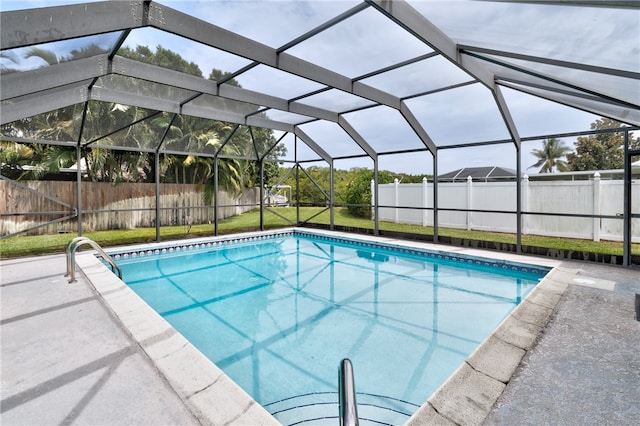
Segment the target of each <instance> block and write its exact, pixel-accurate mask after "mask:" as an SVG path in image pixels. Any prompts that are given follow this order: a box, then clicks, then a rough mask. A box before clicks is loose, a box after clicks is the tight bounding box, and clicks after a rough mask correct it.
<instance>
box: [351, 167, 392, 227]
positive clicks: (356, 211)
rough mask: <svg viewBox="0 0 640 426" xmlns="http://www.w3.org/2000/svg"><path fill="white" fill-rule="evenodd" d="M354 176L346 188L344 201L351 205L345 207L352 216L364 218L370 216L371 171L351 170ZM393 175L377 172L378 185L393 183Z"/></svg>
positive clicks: (386, 172)
mask: <svg viewBox="0 0 640 426" xmlns="http://www.w3.org/2000/svg"><path fill="white" fill-rule="evenodd" d="M352 170H353V171H354V172H355V173H356V175H355V177H354V178H353V179H352V180H351V181H350V182H349V184H348V185H347V188H346V194H345V201H346V202H347V204H360V205H351V206H348V207H347V211H348V212H349V214H351V215H352V216H356V217H366V218H369V217H370V216H371V180H373V170H370V169H362V168H356V169H352ZM393 179H394V177H393V175H392V174H391V173H390V172H388V171H384V170H381V171H378V182H377V183H378V184H381V183H391V182H393Z"/></svg>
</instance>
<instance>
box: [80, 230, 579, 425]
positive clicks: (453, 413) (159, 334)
mask: <svg viewBox="0 0 640 426" xmlns="http://www.w3.org/2000/svg"><path fill="white" fill-rule="evenodd" d="M295 231H297V232H301V233H303V234H311V235H318V236H327V235H328V236H331V237H337V238H346V239H349V240H356V241H360V242H362V243H363V244H371V243H381V244H384V245H390V246H395V247H402V248H410V249H416V250H418V251H420V250H430V251H433V252H436V253H439V254H442V255H445V256H446V255H450V256H454V257H456V258H460V259H465V258H467V259H468V258H469V256H472V257H473V258H474V259H476V258H478V257H479V258H481V259H487V260H490V261H493V262H496V261H497V262H500V263H507V264H512V263H515V264H527V265H535V266H537V267H542V268H549V269H551V271H550V272H549V273H547V275H546V276H545V277H544V278H543V279H542V280H541V281H540V282H539V283H538V285H537V286H536V287H535V288H534V289H533V290H532V291H531V292H530V293H529V294H528V295H527V296H526V297H525V298H524V300H523V301H522V302H521V303H520V304H519V305H518V306H517V307H516V308H515V309H514V310H513V311H512V312H511V314H509V315H508V316H507V317H506V318H505V319H504V320H503V321H502V322H501V323H500V325H499V326H498V327H497V328H496V329H495V331H494V332H493V333H492V334H491V335H489V336H488V337H487V338H486V339H485V340H484V341H483V342H482V343H481V344H480V346H479V347H478V348H477V349H476V350H475V351H474V352H473V353H472V354H471V355H470V356H469V357H468V358H467V360H466V361H465V362H464V363H463V364H462V365H461V366H460V367H459V368H458V369H457V370H456V371H455V372H454V373H453V375H451V376H450V377H449V378H448V379H447V380H446V381H445V382H444V383H443V384H442V385H441V386H440V387H439V388H438V389H437V390H436V391H435V392H434V393H433V394H432V395H431V396H430V397H429V398H428V400H427V401H425V402H424V404H423V405H422V406H421V407H420V408H419V409H418V410H417V411H416V412H415V413H414V414H413V415H412V416H411V417H410V418H409V420H408V421H407V423H406V425H418V424H425V423H429V424H430V423H437V424H480V423H482V421H483V420H484V419H485V418H486V416H487V415H488V414H489V411H490V410H491V408H492V406H493V405H494V404H495V402H496V401H497V399H498V397H499V396H500V395H501V394H502V391H503V390H504V388H505V386H506V383H508V382H509V380H510V379H511V376H512V375H513V374H514V372H515V371H516V368H517V367H518V366H519V365H520V363H521V360H522V358H523V357H524V355H525V354H526V353H527V351H528V350H530V349H531V348H532V347H533V346H534V345H535V343H536V341H537V339H538V337H539V335H540V334H541V332H542V331H543V330H544V328H545V326H546V325H547V322H548V321H549V319H550V317H551V315H552V313H553V311H554V309H555V307H556V305H557V303H558V302H559V301H560V298H561V297H562V295H563V294H564V292H565V290H566V289H567V287H568V285H569V283H571V282H572V280H573V279H574V278H575V276H576V274H577V271H576V270H572V269H569V268H566V267H561V266H560V265H561V261H560V260H556V259H548V258H534V257H530V256H524V255H515V254H507V253H495V252H488V251H483V250H478V249H471V248H464V247H448V246H442V245H437V244H432V243H425V242H417V241H402V240H397V239H394V238H389V237H380V236H370V235H353V234H349V233H345V232H336V231H320V230H309V229H306V228H303V229H298V228H286V229H280V230H275V231H264V232H249V233H242V234H234V235H225V236H219V237H207V238H197V239H192V240H181V241H171V242H164V243H152V244H144V245H134V246H126V247H119V248H113V249H109V250H108V252H111V253H115V252H128V253H142V252H145V253H148V254H151V253H152V252H153V251H151V249H153V250H154V251H155V249H158V250H159V251H162V249H165V250H167V251H168V250H170V249H172V248H173V249H174V250H176V251H180V250H187V249H188V248H187V247H191V248H198V247H207V244H210V245H213V246H216V245H219V244H220V242H222V241H227V240H229V239H236V240H246V241H252V240H259V239H263V238H265V236H272V235H278V234H287V233H291V232H295ZM203 245H204V246H203ZM176 247H180V248H179V249H175V248H176ZM76 263H77V265H78V267H79V268H80V270H81V271H82V273H83V274H84V275H85V276H86V278H87V279H88V281H89V282H90V283H91V285H92V286H93V287H94V289H95V290H96V292H97V293H98V294H99V295H100V296H101V297H102V299H103V300H104V301H105V304H106V305H107V307H108V308H109V309H110V310H111V311H112V312H113V313H114V315H115V316H116V317H117V318H118V319H119V320H120V321H121V322H122V324H123V325H124V328H125V329H126V330H127V331H128V333H129V334H130V336H131V337H132V338H133V340H134V341H136V342H137V343H138V344H139V345H140V347H141V348H142V350H143V351H144V352H145V353H146V354H147V355H148V356H149V358H150V359H151V360H152V362H153V364H154V365H155V367H156V368H157V370H158V371H159V372H160V374H161V375H162V376H163V377H164V378H165V379H166V381H167V382H168V383H169V384H170V385H171V387H172V388H173V389H174V390H175V391H176V393H177V394H178V395H179V396H180V398H181V399H182V400H183V401H184V402H185V405H186V406H187V407H188V408H189V409H190V410H191V411H192V412H193V413H194V415H195V416H196V417H197V418H198V419H199V420H200V421H201V422H202V423H203V424H211V425H219V424H238V425H242V424H246V425H279V424H280V423H279V422H278V420H276V419H275V417H273V416H272V415H271V414H270V413H269V412H268V411H267V410H266V409H264V408H263V407H262V406H261V405H260V404H258V403H257V402H256V401H255V400H253V398H251V396H249V394H247V393H246V392H245V391H244V390H243V389H242V388H240V386H238V385H237V384H236V383H235V382H233V380H231V379H230V378H229V377H228V376H227V375H226V374H225V373H224V372H223V371H222V370H221V369H220V368H218V367H217V366H216V365H215V364H214V363H213V362H211V361H210V360H209V359H208V358H207V357H205V356H204V355H203V354H202V353H201V352H200V351H199V350H198V349H197V348H196V347H195V346H193V345H192V344H191V343H190V342H189V341H187V339H185V338H184V337H183V336H182V335H181V334H180V333H179V332H177V331H176V330H175V329H173V327H172V326H171V325H170V324H169V323H168V322H167V321H166V320H165V319H164V318H162V317H161V316H160V315H159V314H158V313H157V312H156V311H154V310H153V309H152V308H151V307H150V306H149V305H147V304H146V302H144V301H143V300H142V299H141V298H140V297H139V296H138V295H137V294H135V292H133V290H131V289H130V288H129V287H128V286H127V285H126V284H125V283H124V282H122V281H121V280H120V279H119V278H117V277H116V275H115V274H113V273H112V272H111V271H110V270H109V269H108V267H106V266H105V265H104V264H103V263H102V262H101V261H100V260H99V259H98V258H97V257H96V256H95V255H94V253H93V252H85V253H82V254H78V255H77V258H76ZM336 368H337V367H336Z"/></svg>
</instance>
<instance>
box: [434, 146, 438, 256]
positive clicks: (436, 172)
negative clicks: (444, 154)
mask: <svg viewBox="0 0 640 426" xmlns="http://www.w3.org/2000/svg"><path fill="white" fill-rule="evenodd" d="M433 242H434V243H437V242H438V151H437V150H436V152H435V153H434V154H433Z"/></svg>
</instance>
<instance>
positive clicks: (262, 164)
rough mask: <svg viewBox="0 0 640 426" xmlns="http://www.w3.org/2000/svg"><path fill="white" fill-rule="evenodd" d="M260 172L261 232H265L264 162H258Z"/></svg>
mask: <svg viewBox="0 0 640 426" xmlns="http://www.w3.org/2000/svg"><path fill="white" fill-rule="evenodd" d="M258 169H259V170H260V230H261V231H264V161H262V160H259V161H258Z"/></svg>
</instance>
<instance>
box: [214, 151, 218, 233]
mask: <svg viewBox="0 0 640 426" xmlns="http://www.w3.org/2000/svg"><path fill="white" fill-rule="evenodd" d="M213 235H215V236H216V237H217V236H218V157H217V156H216V157H214V158H213Z"/></svg>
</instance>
